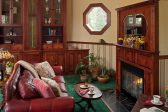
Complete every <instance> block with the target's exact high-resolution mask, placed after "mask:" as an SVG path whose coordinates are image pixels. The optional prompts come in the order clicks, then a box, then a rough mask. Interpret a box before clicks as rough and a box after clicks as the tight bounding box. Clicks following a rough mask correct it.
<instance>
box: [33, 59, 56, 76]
mask: <svg viewBox="0 0 168 112" xmlns="http://www.w3.org/2000/svg"><path fill="white" fill-rule="evenodd" d="M35 69H36V71H37V72H38V74H39V75H40V76H41V77H46V78H52V77H54V76H55V72H54V70H53V68H52V67H51V65H50V64H49V63H48V62H47V61H44V62H41V63H37V64H35Z"/></svg>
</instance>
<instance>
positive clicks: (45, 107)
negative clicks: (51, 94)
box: [4, 96, 75, 112]
mask: <svg viewBox="0 0 168 112" xmlns="http://www.w3.org/2000/svg"><path fill="white" fill-rule="evenodd" d="M74 105H75V104H74V99H73V97H70V96H67V97H56V98H37V99H31V100H17V99H13V100H11V101H9V102H7V103H6V104H5V107H4V112H73V111H74Z"/></svg>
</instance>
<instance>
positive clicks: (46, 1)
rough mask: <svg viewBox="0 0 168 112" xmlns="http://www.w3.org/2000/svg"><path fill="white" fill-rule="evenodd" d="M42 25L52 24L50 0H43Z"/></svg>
mask: <svg viewBox="0 0 168 112" xmlns="http://www.w3.org/2000/svg"><path fill="white" fill-rule="evenodd" d="M43 3H44V9H43V10H44V20H43V23H44V24H51V23H52V21H53V20H52V0H44V1H43Z"/></svg>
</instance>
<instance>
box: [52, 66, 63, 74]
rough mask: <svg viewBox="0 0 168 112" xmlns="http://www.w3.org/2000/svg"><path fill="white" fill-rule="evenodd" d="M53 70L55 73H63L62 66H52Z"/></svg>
mask: <svg viewBox="0 0 168 112" xmlns="http://www.w3.org/2000/svg"><path fill="white" fill-rule="evenodd" d="M53 70H54V72H55V74H56V75H63V69H62V66H53Z"/></svg>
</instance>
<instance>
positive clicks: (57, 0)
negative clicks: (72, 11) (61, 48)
mask: <svg viewBox="0 0 168 112" xmlns="http://www.w3.org/2000/svg"><path fill="white" fill-rule="evenodd" d="M61 17H62V0H55V17H54V19H55V20H54V22H55V23H56V24H61V23H62V21H61Z"/></svg>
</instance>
